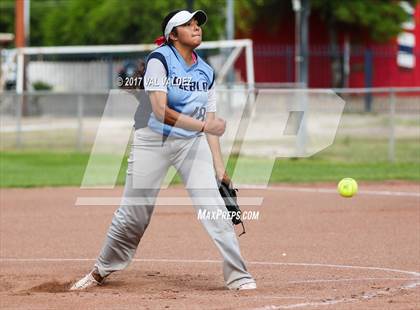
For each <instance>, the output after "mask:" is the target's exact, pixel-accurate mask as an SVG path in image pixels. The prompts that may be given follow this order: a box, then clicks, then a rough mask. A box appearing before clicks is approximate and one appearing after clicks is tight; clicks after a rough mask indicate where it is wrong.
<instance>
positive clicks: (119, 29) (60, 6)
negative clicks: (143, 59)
mask: <svg viewBox="0 0 420 310" xmlns="http://www.w3.org/2000/svg"><path fill="white" fill-rule="evenodd" d="M193 4H194V9H198V8H200V9H203V10H205V11H206V12H207V14H208V15H209V23H208V24H207V25H205V28H204V35H203V38H204V40H217V39H219V38H220V36H221V35H222V33H223V32H224V18H225V17H224V8H225V1H224V0H213V1H212V0H195V1H194V3H193ZM14 7H15V0H0V8H2V10H1V19H0V27H1V28H0V29H1V31H9V32H13V30H14V14H15V12H14ZM186 7H187V1H186V0H171V1H167V0H154V1H150V0H48V1H45V0H31V16H30V20H31V30H30V37H31V40H30V42H31V45H32V46H34V45H35V46H42V45H94V44H138V43H153V41H154V39H155V38H156V37H158V36H160V35H161V32H162V31H161V21H162V19H163V17H164V16H165V15H166V14H167V13H169V12H170V11H171V10H174V9H182V8H186ZM3 8H4V10H3Z"/></svg>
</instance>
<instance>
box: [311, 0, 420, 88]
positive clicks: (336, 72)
mask: <svg viewBox="0 0 420 310" xmlns="http://www.w3.org/2000/svg"><path fill="white" fill-rule="evenodd" d="M409 2H411V4H412V5H416V3H417V2H418V1H417V0H413V1H409ZM311 5H312V8H313V10H314V11H315V12H316V13H318V14H320V16H321V18H322V19H324V21H325V22H326V24H327V28H328V35H329V41H330V46H331V50H332V53H331V73H332V77H333V81H332V84H333V85H332V86H333V87H343V86H344V74H343V70H342V68H343V59H342V57H340V54H339V53H338V38H337V37H338V33H337V30H338V29H340V30H341V31H344V32H346V31H347V30H348V29H350V28H351V29H352V30H353V31H354V30H356V31H359V32H360V33H364V34H367V36H368V37H370V38H371V39H372V40H373V41H375V42H379V43H384V42H387V41H389V40H390V39H391V38H394V37H395V36H396V35H398V33H400V32H401V31H402V29H401V25H402V23H403V22H404V21H406V20H407V19H408V18H409V16H408V14H407V13H406V12H405V11H404V10H403V8H402V7H401V6H400V4H399V1H393V0H382V1H379V0H377V1H366V0H352V1H342V0H312V1H311ZM360 38H362V36H360V37H356V38H354V39H353V40H354V41H356V40H360ZM355 43H358V42H357V41H356V42H355Z"/></svg>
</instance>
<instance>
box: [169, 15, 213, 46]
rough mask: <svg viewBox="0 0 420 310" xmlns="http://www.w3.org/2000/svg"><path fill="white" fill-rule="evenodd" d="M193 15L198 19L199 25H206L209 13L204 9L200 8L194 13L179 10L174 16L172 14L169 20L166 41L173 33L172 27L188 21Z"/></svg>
mask: <svg viewBox="0 0 420 310" xmlns="http://www.w3.org/2000/svg"><path fill="white" fill-rule="evenodd" d="M193 17H194V18H195V19H196V20H197V22H198V25H199V26H201V25H204V24H205V23H206V21H207V15H206V13H205V12H204V11H202V10H198V11H195V12H193V13H191V12H189V11H187V10H183V11H179V12H178V13H176V14H175V15H174V16H172V18H171V19H170V20H169V21H168V23H167V24H166V27H165V33H164V36H165V39H166V41H168V39H169V34H170V33H171V31H172V29H174V28H175V27H177V26H180V25H183V24H185V23H186V22H188V21H189V20H191V19H192V18H193Z"/></svg>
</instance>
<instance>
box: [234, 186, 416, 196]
mask: <svg viewBox="0 0 420 310" xmlns="http://www.w3.org/2000/svg"><path fill="white" fill-rule="evenodd" d="M241 187H242V186H241ZM243 188H246V189H251V188H255V189H263V188H264V187H255V186H252V185H248V186H245V187H243ZM265 188H266V189H268V190H270V191H285V192H306V193H323V194H334V195H338V193H337V190H336V189H331V188H307V187H292V186H290V187H289V186H268V187H265ZM419 191H420V185H419ZM357 195H374V196H396V197H420V192H401V191H381V190H359V191H358V193H357Z"/></svg>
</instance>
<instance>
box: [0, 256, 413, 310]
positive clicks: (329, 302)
mask: <svg viewBox="0 0 420 310" xmlns="http://www.w3.org/2000/svg"><path fill="white" fill-rule="evenodd" d="M95 260H96V259H94V258H11V257H10V258H8V257H5V258H0V262H85V261H95ZM133 262H162V263H186V264H194V263H205V264H209V263H210V264H220V263H222V261H220V260H198V259H165V258H136V259H133ZM247 264H248V265H266V266H270V265H271V266H302V267H318V268H336V269H362V270H375V271H384V272H393V273H400V274H406V275H410V276H411V278H409V279H407V281H414V282H411V283H407V284H405V285H401V286H400V287H398V288H396V289H390V290H388V291H377V292H370V293H364V294H363V295H361V296H360V297H359V298H353V297H351V298H338V299H325V300H322V301H316V302H305V303H297V304H289V305H281V306H277V305H270V306H265V307H260V308H256V309H254V310H268V309H294V308H303V307H319V306H330V305H334V304H338V303H346V302H359V301H360V300H362V299H363V300H367V299H372V298H374V297H379V296H383V295H389V294H391V293H393V292H396V291H399V290H408V289H414V288H416V287H417V286H420V272H417V271H408V270H401V269H394V268H386V267H373V266H355V265H340V264H320V263H282V262H264V261H250V262H247ZM390 279H397V278H390ZM398 279H400V278H398ZM337 280H338V279H337ZM343 280H344V281H351V280H352V279H343ZM356 280H359V279H356ZM386 280H389V279H388V278H387V279H386ZM308 281H313V280H308ZM320 281H328V280H327V279H326V280H322V279H321V280H320ZM289 283H290V282H289ZM280 298H281V299H283V297H280ZM287 298H288V297H287V296H285V297H284V299H287Z"/></svg>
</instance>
